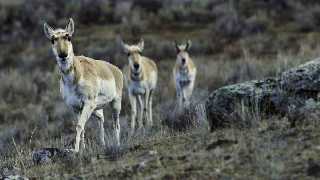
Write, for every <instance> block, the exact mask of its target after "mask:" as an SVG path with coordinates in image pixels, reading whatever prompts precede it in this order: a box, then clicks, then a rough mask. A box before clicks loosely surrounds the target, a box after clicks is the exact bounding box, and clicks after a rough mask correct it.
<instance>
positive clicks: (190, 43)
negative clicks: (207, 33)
mask: <svg viewBox="0 0 320 180" xmlns="http://www.w3.org/2000/svg"><path fill="white" fill-rule="evenodd" d="M191 45H192V42H191V40H188V41H187V43H186V51H189V49H190V48H191Z"/></svg>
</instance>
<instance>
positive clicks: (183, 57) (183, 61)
mask: <svg viewBox="0 0 320 180" xmlns="http://www.w3.org/2000/svg"><path fill="white" fill-rule="evenodd" d="M174 44H175V48H176V53H177V61H176V63H177V65H179V66H180V67H183V68H184V67H187V66H188V63H189V62H188V61H189V59H190V56H189V53H188V51H189V49H190V47H191V41H190V40H188V41H187V42H186V43H185V44H180V45H179V44H178V43H177V42H175V43H174Z"/></svg>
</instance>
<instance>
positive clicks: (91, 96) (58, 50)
mask: <svg viewBox="0 0 320 180" xmlns="http://www.w3.org/2000/svg"><path fill="white" fill-rule="evenodd" d="M44 32H45V35H46V36H47V37H48V38H49V39H50V40H51V43H52V50H53V53H54V55H55V56H56V61H57V64H58V66H59V69H60V72H61V79H60V93H61V94H62V97H63V99H64V101H65V102H66V104H67V105H68V106H69V107H71V108H72V110H73V111H74V112H75V114H76V116H77V126H76V133H77V134H76V140H75V146H74V149H72V151H74V152H79V149H80V143H81V148H85V141H84V134H85V130H84V128H85V124H86V122H87V120H88V119H89V118H90V116H91V115H93V116H94V117H95V118H96V119H97V120H98V121H99V128H100V132H99V139H100V143H101V145H102V146H104V145H105V140H104V126H103V124H104V115H103V114H104V113H103V111H104V109H105V108H106V106H107V105H108V104H110V105H111V108H112V118H113V121H114V122H113V123H114V128H115V130H114V132H115V136H116V140H117V145H120V123H119V114H120V110H121V97H122V87H123V75H122V72H121V71H120V69H119V68H117V67H116V66H114V65H112V64H110V63H108V62H105V61H99V60H94V59H91V58H89V57H85V56H75V55H74V52H73V47H72V43H71V37H72V34H73V32H74V22H73V20H72V19H70V20H69V23H68V25H67V26H66V28H65V29H53V28H52V27H50V26H49V25H48V24H47V23H45V24H44Z"/></svg>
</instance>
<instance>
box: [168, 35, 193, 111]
mask: <svg viewBox="0 0 320 180" xmlns="http://www.w3.org/2000/svg"><path fill="white" fill-rule="evenodd" d="M190 47H191V41H190V40H188V42H187V43H186V44H182V45H178V44H177V43H176V42H175V48H176V51H177V59H176V64H175V66H174V68H173V78H174V81H175V87H176V96H177V101H178V107H182V105H183V106H185V105H188V104H189V103H190V97H191V95H192V91H193V87H194V81H195V78H196V74H197V68H196V66H195V65H194V63H193V61H192V59H191V58H190V56H189V53H188V50H189V49H190Z"/></svg>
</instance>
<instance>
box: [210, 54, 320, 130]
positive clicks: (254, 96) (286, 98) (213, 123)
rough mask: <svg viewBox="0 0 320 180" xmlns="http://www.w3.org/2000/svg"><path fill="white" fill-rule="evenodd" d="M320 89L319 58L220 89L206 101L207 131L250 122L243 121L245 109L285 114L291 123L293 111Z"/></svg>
mask: <svg viewBox="0 0 320 180" xmlns="http://www.w3.org/2000/svg"><path fill="white" fill-rule="evenodd" d="M319 91H320V59H315V60H313V61H310V62H308V63H306V64H303V65H300V66H298V67H296V68H292V69H290V70H288V71H285V72H283V73H281V74H280V75H279V76H278V77H271V78H265V79H262V80H253V81H248V82H244V83H239V84H234V85H229V86H225V87H222V88H219V89H217V90H215V91H213V92H212V93H211V94H210V96H209V97H208V99H207V100H206V102H205V108H206V114H207V119H208V122H209V126H210V130H211V131H213V130H214V129H216V128H219V127H226V126H229V127H230V126H247V125H250V123H249V121H244V118H243V117H244V111H246V112H252V113H253V114H256V115H258V116H260V117H263V116H270V115H274V114H279V115H281V116H283V115H288V117H289V118H290V119H291V120H292V122H293V124H294V123H295V118H294V117H293V116H292V114H295V112H299V109H300V108H302V107H305V106H306V102H310V101H312V100H317V98H318V92H319ZM255 119H259V118H255ZM250 122H251V123H252V121H251V120H250Z"/></svg>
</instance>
